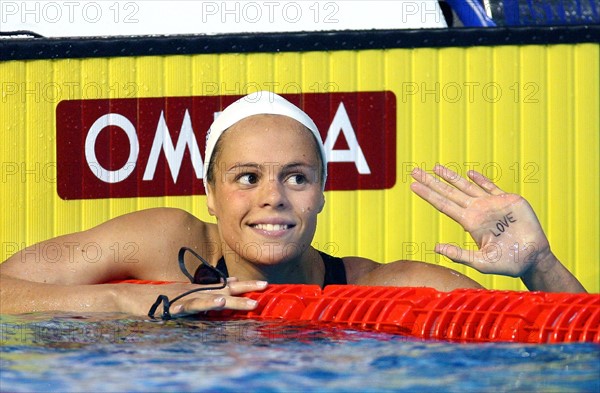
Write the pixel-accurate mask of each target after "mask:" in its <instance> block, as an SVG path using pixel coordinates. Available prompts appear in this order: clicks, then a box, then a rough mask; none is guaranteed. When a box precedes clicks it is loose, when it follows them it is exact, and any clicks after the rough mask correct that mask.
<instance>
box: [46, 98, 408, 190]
mask: <svg viewBox="0 0 600 393" xmlns="http://www.w3.org/2000/svg"><path fill="white" fill-rule="evenodd" d="M283 96H284V97H285V98H286V99H288V100H289V101H291V102H292V103H294V104H296V105H298V106H299V107H300V108H302V109H303V110H304V111H305V112H306V113H307V114H308V115H309V116H310V117H312V119H313V120H314V121H315V123H316V124H317V127H319V131H320V133H321V137H322V138H323V141H324V143H325V150H326V152H327V154H328V159H329V166H328V172H329V175H328V179H327V186H326V190H374V189H386V188H391V187H393V186H394V184H395V182H396V97H395V96H394V93H392V92H390V91H384V92H355V93H305V94H284V95H283ZM240 97H241V96H194V97H160V98H122V99H97V100H68V101H61V102H60V103H59V104H58V106H57V108H56V143H57V147H56V151H57V161H58V162H57V167H58V176H57V187H58V195H59V196H60V197H61V198H63V199H95V198H125V197H145V196H148V197H155V196H175V195H200V194H204V185H203V183H202V173H203V165H204V161H203V157H204V147H205V138H206V131H207V130H208V128H209V127H210V125H211V123H212V122H213V119H214V118H215V116H216V115H218V112H220V111H222V110H223V109H224V108H225V107H226V106H227V105H229V104H231V103H232V102H233V101H235V100H237V99H238V98H240Z"/></svg>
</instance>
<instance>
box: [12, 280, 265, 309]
mask: <svg viewBox="0 0 600 393" xmlns="http://www.w3.org/2000/svg"><path fill="white" fill-rule="evenodd" d="M266 285H267V283H265V282H262V281H237V280H230V281H228V285H227V287H225V288H223V289H219V290H211V291H206V292H196V293H193V294H190V295H188V296H186V297H185V298H182V299H181V300H178V301H176V302H175V303H173V304H172V307H171V314H172V315H178V314H182V315H183V314H193V313H197V312H201V311H209V310H220V309H231V310H252V309H254V308H255V307H256V302H254V301H253V300H250V299H246V298H243V297H239V296H238V295H241V294H243V293H246V292H251V291H261V290H263V289H265V287H266ZM199 287H201V286H200V285H195V284H188V283H174V284H168V285H138V284H98V285H60V284H40V283H36V282H31V281H26V280H21V279H18V278H14V277H10V276H7V275H3V274H0V314H21V313H31V312H44V311H61V312H73V313H82V312H83V313H88V312H119V313H127V314H133V315H146V314H147V313H148V311H149V309H150V306H151V305H152V304H153V303H154V302H155V301H156V299H157V297H158V295H159V294H161V295H166V296H167V297H168V298H169V299H174V298H175V297H177V296H179V295H181V294H182V293H184V292H187V291H189V290H191V289H197V288H199Z"/></svg>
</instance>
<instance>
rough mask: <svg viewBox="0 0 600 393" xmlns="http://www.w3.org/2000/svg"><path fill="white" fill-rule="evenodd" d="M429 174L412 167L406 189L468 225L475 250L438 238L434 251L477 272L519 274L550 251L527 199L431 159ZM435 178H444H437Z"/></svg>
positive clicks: (475, 174) (479, 176)
mask: <svg viewBox="0 0 600 393" xmlns="http://www.w3.org/2000/svg"><path fill="white" fill-rule="evenodd" d="M433 172H434V173H435V174H436V175H437V176H439V177H435V176H433V175H431V174H429V173H426V172H425V171H423V170H421V169H420V168H417V169H415V170H413V172H412V176H413V178H414V179H415V180H416V182H415V183H413V184H412V185H411V189H412V190H413V191H414V192H415V193H416V194H417V195H419V196H420V197H421V198H423V199H424V200H426V201H427V202H429V203H430V204H431V205H433V206H434V207H435V208H436V209H438V210H439V211H440V212H442V213H444V214H446V215H447V216H449V217H450V218H452V219H453V220H454V221H456V222H458V223H459V224H460V225H462V227H463V228H464V229H465V230H466V231H468V232H469V233H470V234H471V236H472V237H473V239H474V240H475V242H476V243H477V245H478V246H479V250H477V251H473V250H465V249H462V248H459V247H457V246H456V245H451V244H438V245H436V248H435V251H436V252H437V253H440V254H442V255H445V256H447V257H448V258H450V259H452V260H453V261H455V262H459V263H463V264H465V265H468V266H471V267H473V268H475V269H477V270H479V271H480V272H482V273H495V274H502V275H506V276H512V277H521V276H523V275H524V274H526V273H527V272H528V271H529V269H530V268H531V267H532V266H533V265H534V264H536V261H538V259H539V258H540V257H542V258H543V257H545V256H546V255H548V254H549V253H550V246H549V243H548V239H547V238H546V235H545V234H544V231H543V230H542V227H541V225H540V223H539V221H538V219H537V217H536V215H535V213H534V211H533V209H532V208H531V206H530V205H529V203H528V202H527V201H526V200H525V199H524V198H523V197H521V196H519V195H516V194H509V193H506V192H504V191H502V190H501V189H500V188H498V187H497V186H496V185H495V184H494V183H493V182H492V181H491V180H490V179H488V178H487V177H485V176H483V175H482V174H481V173H478V172H476V171H469V173H468V176H469V178H470V179H471V180H472V181H468V180H467V179H465V178H463V177H461V176H459V175H458V174H457V173H455V172H454V171H452V170H450V169H448V168H446V167H444V166H442V165H436V166H435V167H434V169H433ZM441 179H443V180H445V182H444V181H442V180H441Z"/></svg>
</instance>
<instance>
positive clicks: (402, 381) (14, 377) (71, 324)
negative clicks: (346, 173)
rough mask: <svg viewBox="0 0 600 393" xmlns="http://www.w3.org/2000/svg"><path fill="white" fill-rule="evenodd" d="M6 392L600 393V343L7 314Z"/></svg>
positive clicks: (1, 377)
mask: <svg viewBox="0 0 600 393" xmlns="http://www.w3.org/2000/svg"><path fill="white" fill-rule="evenodd" d="M0 344H1V347H0V370H1V372H0V391H10V392H32V391H36V392H37V391H60V392H90V391H95V392H122V391H132V392H136V391H139V392H142V391H143V392H168V391H197V392H211V391H219V392H313V391H314V392H503V391H510V392H515V391H517V392H599V391H600V346H599V345H596V344H564V345H556V344H555V345H549V344H546V345H527V344H498V343H495V344H461V343H447V342H432V341H423V340H419V339H412V338H411V339H409V338H406V337H401V336H397V335H388V334H382V333H372V332H360V331H353V330H345V329H339V328H333V327H329V326H322V325H321V326H320V325H315V324H306V325H303V324H298V323H295V324H288V323H282V322H264V321H260V322H259V321H252V320H237V321H202V320H195V319H177V320H171V321H152V320H149V319H147V318H132V317H131V316H123V315H122V314H117V315H115V314H90V315H67V314H48V313H44V314H28V315H20V316H7V315H4V316H0Z"/></svg>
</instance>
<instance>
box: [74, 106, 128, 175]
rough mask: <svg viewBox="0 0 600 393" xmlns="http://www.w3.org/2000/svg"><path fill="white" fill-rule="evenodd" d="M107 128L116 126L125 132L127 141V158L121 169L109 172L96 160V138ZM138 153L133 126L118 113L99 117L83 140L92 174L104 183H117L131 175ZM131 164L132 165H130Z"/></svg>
mask: <svg viewBox="0 0 600 393" xmlns="http://www.w3.org/2000/svg"><path fill="white" fill-rule="evenodd" d="M108 126H116V127H119V128H121V129H122V130H123V131H125V134H126V135H127V138H128V139H129V158H128V159H127V162H126V163H125V165H123V167H122V168H121V169H118V170H116V171H109V170H108V169H106V168H104V167H102V165H100V163H99V162H98V159H97V158H96V150H95V147H96V138H98V135H100V132H102V130H103V129H105V128H106V127H108ZM138 153H139V143H138V139H137V135H136V132H135V127H134V126H133V124H132V123H131V122H130V121H129V119H127V118H126V117H125V116H123V115H119V114H118V113H107V114H106V115H103V116H100V117H99V118H98V119H97V120H96V121H95V122H94V124H92V126H91V127H90V130H89V131H88V134H87V137H86V138H85V159H86V161H87V164H88V166H89V167H90V169H91V170H92V173H93V174H94V175H96V177H97V178H98V179H100V180H102V181H103V182H105V183H118V182H120V181H123V180H125V179H127V177H129V175H131V173H132V172H133V170H134V169H135V164H136V162H137V158H138ZM131 164H133V165H131Z"/></svg>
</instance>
